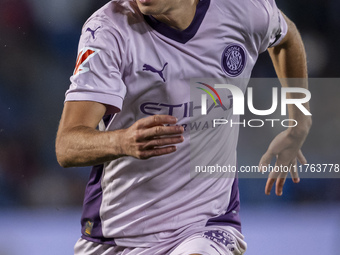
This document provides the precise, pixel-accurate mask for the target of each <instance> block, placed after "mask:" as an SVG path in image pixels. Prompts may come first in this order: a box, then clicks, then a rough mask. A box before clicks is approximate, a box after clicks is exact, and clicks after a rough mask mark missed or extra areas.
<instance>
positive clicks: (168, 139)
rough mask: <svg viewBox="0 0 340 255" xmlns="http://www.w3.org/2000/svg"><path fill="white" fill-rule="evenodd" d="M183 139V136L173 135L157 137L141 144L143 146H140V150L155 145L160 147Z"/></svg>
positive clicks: (151, 147)
mask: <svg viewBox="0 0 340 255" xmlns="http://www.w3.org/2000/svg"><path fill="white" fill-rule="evenodd" d="M183 141H184V138H183V136H173V137H162V138H159V139H153V140H150V141H148V142H146V143H145V144H143V145H142V146H143V148H140V149H142V150H148V149H153V148H155V147H161V146H167V145H171V144H178V143H181V142H183Z"/></svg>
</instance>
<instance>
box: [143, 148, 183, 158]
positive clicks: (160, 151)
mask: <svg viewBox="0 0 340 255" xmlns="http://www.w3.org/2000/svg"><path fill="white" fill-rule="evenodd" d="M176 150H177V148H176V146H167V147H162V148H156V149H152V150H144V151H139V153H138V155H137V157H138V158H140V159H148V158H151V157H156V156H162V155H166V154H170V153H173V152H175V151H176Z"/></svg>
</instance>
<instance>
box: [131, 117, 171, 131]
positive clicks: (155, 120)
mask: <svg viewBox="0 0 340 255" xmlns="http://www.w3.org/2000/svg"><path fill="white" fill-rule="evenodd" d="M176 123H177V118H175V117H173V116H170V115H153V116H149V117H146V118H143V119H140V120H138V121H137V122H136V125H137V128H138V129H141V128H150V127H155V126H161V125H165V124H169V125H173V124H176Z"/></svg>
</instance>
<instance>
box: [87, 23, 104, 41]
mask: <svg viewBox="0 0 340 255" xmlns="http://www.w3.org/2000/svg"><path fill="white" fill-rule="evenodd" d="M99 28H101V27H100V26H99V27H97V28H96V29H95V30H92V29H91V28H89V27H88V28H87V29H86V31H85V32H90V33H91V35H92V38H93V39H95V38H96V37H95V36H94V34H95V33H96V31H97V30H98V29H99Z"/></svg>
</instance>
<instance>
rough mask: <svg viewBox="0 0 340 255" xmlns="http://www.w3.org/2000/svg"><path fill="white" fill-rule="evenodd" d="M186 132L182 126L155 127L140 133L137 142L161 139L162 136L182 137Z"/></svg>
mask: <svg viewBox="0 0 340 255" xmlns="http://www.w3.org/2000/svg"><path fill="white" fill-rule="evenodd" d="M183 132H184V128H183V127H182V126H155V127H152V128H147V129H143V130H141V131H140V132H139V134H138V137H137V141H141V140H148V139H155V138H159V137H160V136H171V135H180V134H182V133H183Z"/></svg>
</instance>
